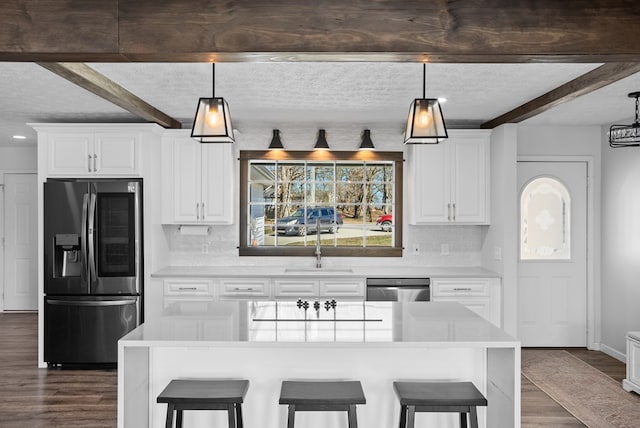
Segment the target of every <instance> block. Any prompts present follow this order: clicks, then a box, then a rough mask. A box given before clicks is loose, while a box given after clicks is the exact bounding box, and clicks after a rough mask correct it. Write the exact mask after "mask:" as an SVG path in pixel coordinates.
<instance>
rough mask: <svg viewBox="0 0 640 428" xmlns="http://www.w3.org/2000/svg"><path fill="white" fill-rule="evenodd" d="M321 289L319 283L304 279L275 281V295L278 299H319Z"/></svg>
mask: <svg viewBox="0 0 640 428" xmlns="http://www.w3.org/2000/svg"><path fill="white" fill-rule="evenodd" d="M319 289H320V285H319V284H318V281H316V280H313V279H303V278H291V279H284V278H276V279H275V280H274V281H273V295H274V297H275V298H276V299H297V298H301V297H317V296H318V292H319Z"/></svg>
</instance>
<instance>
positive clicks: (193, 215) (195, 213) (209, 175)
mask: <svg viewBox="0 0 640 428" xmlns="http://www.w3.org/2000/svg"><path fill="white" fill-rule="evenodd" d="M234 162H235V160H234V158H233V149H232V147H231V145H230V144H201V143H198V142H197V141H195V140H194V139H192V138H191V137H190V134H189V133H188V132H187V131H184V130H180V131H166V132H165V133H164V135H163V137H162V167H163V168H162V171H163V177H162V180H163V186H162V188H163V193H162V198H163V201H162V207H163V212H162V222H163V223H164V224H233V213H234V204H235V202H234V196H233V189H234V185H233V180H234V176H233V171H234Z"/></svg>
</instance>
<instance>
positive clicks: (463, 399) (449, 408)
mask: <svg viewBox="0 0 640 428" xmlns="http://www.w3.org/2000/svg"><path fill="white" fill-rule="evenodd" d="M393 389H394V390H395V392H396V395H397V396H398V399H399V400H400V406H401V407H400V425H399V426H400V428H414V424H415V413H416V412H454V413H460V427H461V428H467V415H468V416H469V419H470V422H471V428H478V414H477V410H476V406H486V405H487V399H486V398H485V396H484V395H482V393H481V392H480V391H478V389H477V388H476V387H475V385H474V384H473V383H472V382H393Z"/></svg>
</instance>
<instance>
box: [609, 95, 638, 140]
mask: <svg viewBox="0 0 640 428" xmlns="http://www.w3.org/2000/svg"><path fill="white" fill-rule="evenodd" d="M628 97H629V98H635V99H636V119H635V120H634V121H633V123H632V124H631V125H611V127H610V128H609V146H611V147H613V148H614V149H615V148H618V147H639V146H640V119H639V118H638V98H639V97H640V92H631V93H630V94H629V95H628Z"/></svg>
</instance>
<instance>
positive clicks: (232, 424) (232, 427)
mask: <svg viewBox="0 0 640 428" xmlns="http://www.w3.org/2000/svg"><path fill="white" fill-rule="evenodd" d="M227 416H228V419H229V428H236V413H235V409H234V405H233V404H229V405H228V406H227Z"/></svg>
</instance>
